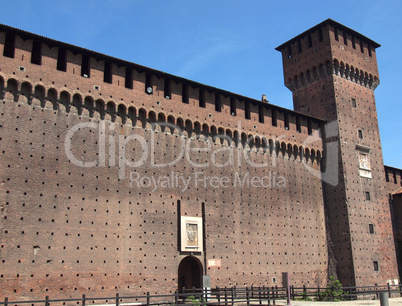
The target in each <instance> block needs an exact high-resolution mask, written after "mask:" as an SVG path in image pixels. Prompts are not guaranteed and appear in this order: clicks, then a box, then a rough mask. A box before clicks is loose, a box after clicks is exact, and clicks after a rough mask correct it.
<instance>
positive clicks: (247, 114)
mask: <svg viewBox="0 0 402 306" xmlns="http://www.w3.org/2000/svg"><path fill="white" fill-rule="evenodd" d="M244 118H246V119H250V118H251V117H250V103H249V102H245V103H244Z"/></svg>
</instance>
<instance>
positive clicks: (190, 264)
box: [178, 256, 202, 293]
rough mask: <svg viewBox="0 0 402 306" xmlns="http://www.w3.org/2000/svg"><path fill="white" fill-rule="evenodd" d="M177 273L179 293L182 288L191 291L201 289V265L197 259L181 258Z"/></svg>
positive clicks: (191, 257) (190, 257)
mask: <svg viewBox="0 0 402 306" xmlns="http://www.w3.org/2000/svg"><path fill="white" fill-rule="evenodd" d="M178 273H179V275H178V285H179V292H180V293H182V292H183V288H185V289H191V288H193V287H194V288H201V287H202V280H201V279H202V264H201V262H200V261H199V260H198V259H197V258H195V257H193V256H187V257H185V258H183V259H182V261H181V262H180V264H179V271H178Z"/></svg>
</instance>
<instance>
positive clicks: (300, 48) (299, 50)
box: [297, 39, 302, 53]
mask: <svg viewBox="0 0 402 306" xmlns="http://www.w3.org/2000/svg"><path fill="white" fill-rule="evenodd" d="M297 51H298V52H299V53H302V44H301V40H300V39H299V40H298V41H297Z"/></svg>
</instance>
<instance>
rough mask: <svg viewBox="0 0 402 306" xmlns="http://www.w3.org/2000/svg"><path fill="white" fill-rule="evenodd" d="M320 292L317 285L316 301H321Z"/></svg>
mask: <svg viewBox="0 0 402 306" xmlns="http://www.w3.org/2000/svg"><path fill="white" fill-rule="evenodd" d="M320 291H321V289H320V285H318V287H317V297H318V300H321V298H320Z"/></svg>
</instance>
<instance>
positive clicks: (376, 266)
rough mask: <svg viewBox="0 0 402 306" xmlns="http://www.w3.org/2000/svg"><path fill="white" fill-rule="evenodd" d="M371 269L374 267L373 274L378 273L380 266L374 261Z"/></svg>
mask: <svg viewBox="0 0 402 306" xmlns="http://www.w3.org/2000/svg"><path fill="white" fill-rule="evenodd" d="M373 267H374V271H375V272H378V271H380V266H379V265H378V261H376V260H374V261H373Z"/></svg>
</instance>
